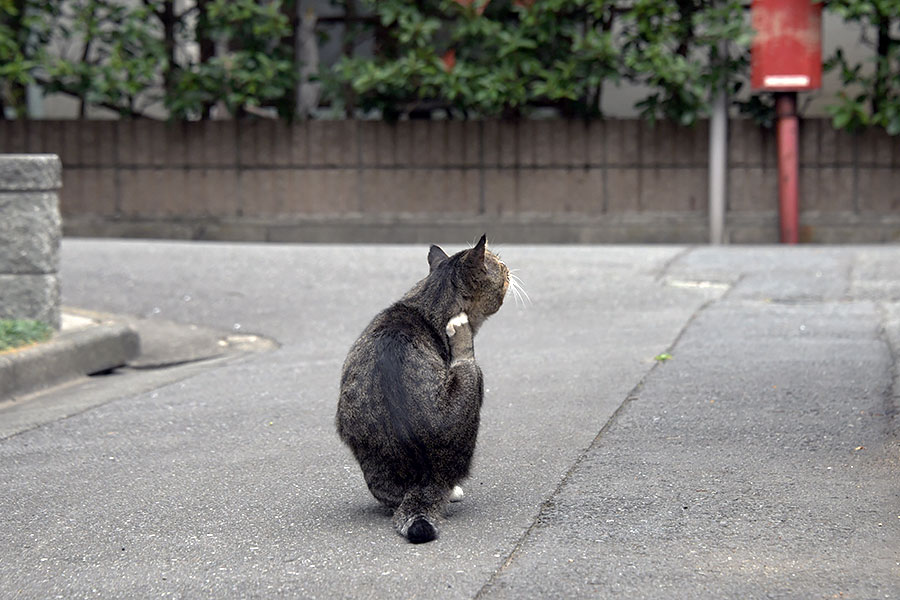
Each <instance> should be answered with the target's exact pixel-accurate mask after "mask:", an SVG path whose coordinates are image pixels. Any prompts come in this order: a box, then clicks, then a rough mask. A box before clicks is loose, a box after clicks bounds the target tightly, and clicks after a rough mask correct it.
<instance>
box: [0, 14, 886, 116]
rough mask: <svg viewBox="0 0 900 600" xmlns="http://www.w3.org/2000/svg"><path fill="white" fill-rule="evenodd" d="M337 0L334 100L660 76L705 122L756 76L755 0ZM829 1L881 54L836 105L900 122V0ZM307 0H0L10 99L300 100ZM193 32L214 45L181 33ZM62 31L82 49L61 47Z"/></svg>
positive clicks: (290, 109) (474, 99) (517, 93)
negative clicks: (723, 98) (298, 46)
mask: <svg viewBox="0 0 900 600" xmlns="http://www.w3.org/2000/svg"><path fill="white" fill-rule="evenodd" d="M333 4H336V5H341V6H342V7H343V9H344V12H345V13H346V14H347V15H348V16H351V17H352V18H351V19H350V20H349V21H348V24H347V27H346V29H345V34H344V39H343V47H344V56H343V58H342V59H341V60H340V61H339V62H338V64H337V65H336V66H335V67H334V68H333V69H330V70H327V71H324V72H320V73H319V75H318V78H319V80H320V82H321V84H322V91H323V93H322V97H321V102H322V104H323V105H324V106H330V107H331V108H332V109H333V111H332V112H333V113H341V112H343V113H344V114H348V115H352V114H356V113H357V112H358V111H360V110H361V111H365V112H367V113H368V114H381V115H382V116H383V117H384V118H387V119H395V118H399V117H401V116H403V115H416V114H417V113H431V112H432V111H434V110H435V109H440V110H442V111H445V112H446V113H448V114H449V115H450V116H451V117H457V118H479V117H489V116H490V117H495V116H522V115H526V116H527V115H529V114H531V113H534V112H536V111H541V110H546V109H553V110H555V111H557V112H558V113H559V114H562V115H564V116H569V117H575V116H578V117H584V118H595V117H602V116H603V115H602V113H601V110H600V107H601V105H602V102H601V101H602V97H603V93H604V91H605V90H608V89H609V87H610V86H613V85H617V84H621V83H630V84H638V85H640V86H641V87H640V88H639V89H642V90H645V95H644V96H643V97H642V98H641V99H640V100H639V101H638V102H637V104H636V108H637V109H638V110H639V111H640V113H641V114H642V115H643V116H644V117H646V118H648V119H671V120H674V121H676V122H679V123H682V124H691V123H693V122H695V121H696V120H697V119H698V118H702V117H704V116H706V115H707V114H708V111H709V100H710V97H711V93H710V90H712V89H715V88H718V87H720V86H724V87H726V88H727V89H728V90H729V91H731V92H736V91H738V90H739V89H740V88H742V87H743V86H745V85H746V83H747V75H748V58H749V44H750V41H751V39H752V31H751V30H750V28H749V25H748V21H749V19H747V18H746V11H747V3H746V1H744V2H741V1H739V0H630V1H628V2H623V1H621V0H620V1H618V2H615V1H611V0H492V1H490V2H486V1H485V0H417V1H410V0H378V1H377V2H376V1H372V0H368V1H363V0H334V2H333ZM825 8H826V10H827V11H831V12H833V13H835V14H838V15H840V16H841V17H842V18H844V19H845V20H846V21H847V22H848V23H856V24H862V25H864V26H865V31H866V33H865V35H864V36H863V39H862V40H861V42H862V43H864V44H869V45H870V46H872V48H873V56H874V58H873V59H872V65H870V66H869V65H862V64H853V63H849V62H848V61H847V59H846V57H845V55H844V53H843V52H842V51H841V50H840V49H839V50H838V51H837V52H836V53H835V54H834V55H833V56H830V57H828V58H827V61H826V67H827V68H828V69H830V70H833V71H835V72H837V73H838V74H839V76H840V77H841V79H842V81H843V82H844V83H845V84H846V87H845V88H844V91H842V92H840V93H839V94H838V95H837V97H836V98H834V101H833V102H832V103H831V105H830V107H829V110H830V111H831V114H832V115H833V118H834V123H835V125H836V126H838V127H846V128H854V127H859V126H867V125H874V126H879V127H883V128H884V129H886V130H887V131H888V132H889V133H891V134H897V133H900V39H898V38H897V36H896V35H895V32H896V31H897V28H898V27H900V0H870V1H865V2H863V1H856V0H832V1H827V2H825ZM296 12H297V11H296V6H295V4H294V0H269V1H266V2H261V1H252V0H198V2H197V3H196V6H193V7H191V8H190V9H185V11H184V12H181V13H179V12H177V11H176V6H175V4H174V2H171V1H159V0H144V1H143V2H142V3H127V4H126V3H125V2H124V0H49V1H47V0H43V1H38V0H0V104H2V106H0V109H4V110H0V114H2V113H4V112H5V113H6V114H8V115H10V114H12V115H19V116H22V115H24V107H25V94H24V86H25V84H27V83H30V82H36V83H37V84H38V85H39V86H40V87H41V88H42V89H43V90H44V91H45V92H62V93H66V94H70V95H72V96H74V97H76V98H78V99H79V100H80V103H81V107H82V113H84V111H85V110H86V108H87V107H88V106H90V105H96V106H104V107H107V108H109V109H111V110H114V111H116V112H118V113H120V114H121V115H123V116H141V115H143V114H145V113H146V111H147V110H148V108H149V107H150V106H151V105H153V104H158V105H161V106H164V107H165V108H166V109H167V110H168V113H169V114H170V115H171V116H172V118H174V119H202V118H208V117H209V116H210V111H211V108H212V107H213V105H215V104H216V103H217V102H221V103H224V105H225V107H226V108H227V110H228V111H229V112H230V113H231V114H233V115H236V116H239V117H240V116H243V115H244V114H247V113H248V112H250V111H252V109H253V108H255V107H256V108H259V107H267V108H270V109H275V110H276V111H277V112H278V114H279V115H280V116H282V117H284V118H288V119H290V118H293V117H294V116H295V115H294V106H295V100H294V93H295V89H296V84H297V76H296V73H297V65H296V64H295V57H294V34H295V31H296V28H297V18H296ZM321 25H323V24H322V23H320V27H319V31H320V33H321V35H323V36H324V35H326V33H325V32H326V31H328V30H329V28H328V27H323V26H321ZM361 39H372V40H374V46H375V48H376V51H375V53H374V55H372V56H362V55H360V54H359V53H357V52H356V51H355V46H356V45H357V42H358V41H359V40H361ZM80 40H87V44H86V45H85V44H82V43H81V42H80ZM51 42H52V43H51ZM217 42H218V43H219V44H225V45H226V46H227V53H226V54H225V55H224V56H218V57H217V56H216V53H215V52H214V48H215V46H216V43H217ZM187 43H193V44H195V45H196V47H197V48H199V55H198V56H193V57H192V56H188V55H186V53H183V52H178V51H177V50H176V49H177V48H180V47H184V46H185V45H186V44H187ZM60 47H63V48H69V51H68V52H62V53H60V52H57V51H51V50H50V48H55V49H56V48H60ZM73 49H74V50H73ZM723 49H724V50H725V52H723ZM849 90H855V91H854V92H853V93H850V91H849ZM770 104H771V103H770V102H767V100H766V98H765V96H762V97H760V96H754V97H752V98H751V100H750V101H749V102H747V103H745V105H744V107H743V108H744V109H745V110H746V111H748V112H750V113H751V114H754V115H755V116H756V117H757V118H759V119H760V120H766V119H767V118H768V117H770V116H771V113H770V109H769V107H770Z"/></svg>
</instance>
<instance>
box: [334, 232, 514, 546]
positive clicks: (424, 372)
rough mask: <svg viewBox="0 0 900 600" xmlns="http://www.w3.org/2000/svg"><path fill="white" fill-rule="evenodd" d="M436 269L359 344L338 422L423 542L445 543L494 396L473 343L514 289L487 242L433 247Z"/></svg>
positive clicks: (371, 479)
mask: <svg viewBox="0 0 900 600" xmlns="http://www.w3.org/2000/svg"><path fill="white" fill-rule="evenodd" d="M428 264H429V266H430V272H429V274H428V276H427V277H426V278H425V279H423V280H421V281H420V282H419V283H417V284H416V285H415V287H413V288H412V289H411V290H410V291H409V292H408V293H407V294H406V295H405V296H403V298H401V299H400V300H399V301H397V302H396V303H394V304H393V305H392V306H390V307H389V308H387V309H385V310H384V311H382V312H381V313H379V314H378V315H377V316H376V317H375V318H374V319H373V320H372V322H371V323H369V325H368V327H366V329H365V330H364V331H363V332H362V334H361V335H360V337H359V339H357V340H356V342H355V343H354V344H353V346H352V347H351V348H350V352H349V353H348V355H347V358H346V360H345V361H344V367H343V373H342V375H341V391H340V399H339V401H338V410H337V418H336V423H337V430H338V434H339V435H340V437H341V440H343V441H344V443H346V444H347V445H348V446H349V447H350V449H351V450H352V451H353V454H354V456H355V457H356V460H357V461H358V462H359V466H360V468H361V469H362V472H363V476H364V478H365V481H366V484H367V485H368V487H369V491H371V492H372V495H373V496H375V498H376V499H378V500H379V501H380V502H382V503H384V504H385V505H387V506H388V507H390V508H391V509H393V511H394V517H393V522H394V526H395V528H396V529H397V531H398V532H399V533H400V534H401V535H403V536H405V537H406V538H407V539H408V540H409V541H410V542H413V543H422V542H430V541H431V540H433V539H435V538H436V537H437V530H436V528H435V520H436V518H437V517H438V516H439V514H440V512H441V509H442V508H443V507H444V505H445V504H446V502H447V501H453V500H459V499H461V498H462V489H461V488H460V487H459V486H458V484H459V483H460V481H461V480H462V479H464V478H465V477H466V476H467V475H468V474H469V465H470V463H471V461H472V453H473V452H474V451H475V440H476V437H477V435H478V421H479V412H480V410H481V403H482V399H483V396H484V385H483V380H482V375H481V369H480V368H479V366H478V365H477V364H476V362H475V348H474V346H473V338H474V336H475V333H476V332H477V331H478V329H479V327H481V325H482V323H484V321H485V319H486V318H487V317H488V316H490V315H492V314H494V313H495V312H497V311H498V310H499V309H500V305H501V304H502V303H503V298H504V296H505V295H506V290H507V288H508V287H509V284H510V274H509V269H507V268H506V265H504V264H503V263H502V262H501V261H500V259H499V257H498V256H497V255H495V254H494V253H492V252H491V251H489V250H487V249H486V238H485V236H482V237H481V239H480V240H479V241H478V244H477V245H476V246H475V247H474V248H471V249H469V250H463V251H462V252H458V253H456V254H454V255H453V256H447V254H446V253H445V252H444V251H443V250H441V249H440V248H439V247H438V246H431V249H430V251H429V252H428Z"/></svg>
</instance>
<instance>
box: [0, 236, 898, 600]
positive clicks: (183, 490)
mask: <svg viewBox="0 0 900 600" xmlns="http://www.w3.org/2000/svg"><path fill="white" fill-rule="evenodd" d="M458 248H459V246H448V247H445V249H447V250H448V251H452V250H456V249H458ZM500 252H501V255H502V256H503V258H504V260H505V261H506V262H507V264H509V265H510V267H511V268H513V269H519V270H518V272H517V274H518V275H519V276H520V277H521V278H522V279H523V280H524V282H525V286H526V289H527V291H528V293H529V294H530V296H531V299H532V303H531V304H529V305H525V306H517V305H516V304H515V303H514V302H513V301H512V300H511V299H510V300H508V302H507V304H506V305H505V306H504V308H503V309H502V310H501V311H500V313H498V314H497V315H496V316H495V317H494V318H492V319H491V320H490V321H489V322H488V323H487V324H486V325H485V326H484V328H483V329H482V330H481V332H480V333H479V336H478V338H477V339H476V353H477V355H478V358H479V361H480V362H481V365H482V368H483V370H484V373H485V379H486V387H487V391H486V399H485V406H484V410H483V412H482V429H481V434H480V436H479V447H478V450H477V452H476V460H475V465H474V472H473V477H472V478H471V479H470V480H469V481H468V483H467V485H466V486H464V487H465V489H466V493H467V496H466V499H465V500H464V501H463V502H462V503H461V504H459V505H453V506H452V508H451V509H450V511H449V512H448V515H447V518H446V520H445V521H444V522H442V523H441V527H440V529H441V537H440V538H439V540H438V541H436V542H434V543H431V544H426V545H423V546H413V545H410V544H408V543H406V542H405V541H404V540H403V539H402V538H400V537H399V536H397V535H396V534H395V533H394V532H393V530H392V528H391V525H390V520H389V518H388V516H387V514H386V513H385V512H384V511H383V510H381V509H380V508H379V507H378V505H377V503H376V502H375V501H374V500H373V499H372V498H371V497H370V496H369V494H368V491H367V490H366V488H365V485H364V483H363V480H362V477H361V475H360V473H359V471H358V468H357V467H356V465H355V463H354V461H353V459H352V457H351V455H350V453H349V451H347V450H346V449H345V448H343V447H342V446H341V444H340V443H339V441H338V439H337V436H336V435H335V433H334V427H333V416H334V409H335V403H336V399H337V386H338V377H339V372H340V366H341V362H342V360H343V357H344V355H345V353H346V351H347V349H348V348H349V346H350V344H351V343H352V341H353V340H354V338H355V337H356V335H358V333H359V332H360V331H361V330H362V328H363V327H364V326H365V324H366V323H367V321H368V320H369V319H370V318H371V317H372V316H373V315H374V314H375V313H376V312H377V311H378V310H380V309H381V308H383V307H384V306H386V305H388V304H389V303H390V302H392V301H393V300H395V299H396V298H397V297H399V296H400V295H401V294H402V293H403V292H404V291H405V290H406V289H408V288H409V287H410V286H411V285H412V284H413V283H414V282H415V281H416V280H417V279H418V278H420V277H422V276H424V275H425V273H426V272H427V262H426V254H427V248H426V247H419V246H393V247H392V246H275V245H268V246H258V245H224V244H199V243H194V244H189V243H162V242H138V241H89V240H66V241H65V242H64V245H63V251H62V260H63V264H62V283H63V299H64V302H65V303H66V304H67V305H71V306H76V307H81V308H86V309H92V310H101V311H109V312H116V313H122V314H128V315H133V316H138V317H145V318H147V319H149V320H151V321H152V320H153V319H160V320H166V321H178V322H182V323H186V324H187V323H190V324H196V325H200V326H204V327H207V328H212V329H217V330H221V331H229V332H242V333H253V334H259V335H263V336H266V337H269V338H272V339H274V340H276V341H277V342H278V344H279V345H280V347H279V348H278V349H277V350H274V351H269V352H264V353H257V354H253V355H249V356H243V357H238V358H233V359H231V360H219V361H213V362H209V363H201V364H196V365H191V366H188V367H179V368H176V369H171V370H156V371H140V372H128V373H123V374H117V375H112V376H108V377H104V378H97V379H94V380H92V381H90V382H88V383H86V384H83V385H79V386H74V387H69V388H66V389H62V390H56V391H54V392H50V393H48V394H45V395H43V396H41V397H40V398H38V399H35V400H32V402H50V401H52V402H58V403H62V404H65V403H70V404H71V405H72V406H73V407H77V409H73V410H72V411H70V414H71V416H68V417H67V418H58V417H54V418H48V419H47V420H46V422H44V423H42V424H40V425H39V426H37V427H35V428H32V429H29V430H26V431H22V432H19V433H17V434H15V435H12V436H10V437H7V438H6V439H3V440H0V507H2V508H0V510H2V512H3V518H2V521H0V596H2V597H10V598H19V597H21V598H52V597H57V596H58V597H64V598H82V597H105V598H113V597H115V598H120V597H176V598H200V597H210V598H226V597H228V598H231V597H233V598H243V597H296V598H340V597H346V598H398V597H402V598H437V597H439V598H473V597H485V598H491V597H503V598H507V597H508V598H543V597H591V598H602V597H629V598H673V597H705V598H723V597H740V598H771V597H775V598H796V597H804V598H833V597H838V598H893V597H900V477H898V475H900V464H898V463H900V444H898V431H900V430H898V426H897V422H896V417H895V414H896V406H897V402H896V399H895V397H894V389H895V385H894V376H895V372H896V370H895V365H894V352H893V350H892V349H893V348H896V347H898V344H900V249H898V248H893V247H871V248H809V247H807V248H793V249H790V248H719V249H716V248H705V247H703V248H683V247H660V246H654V247H636V246H629V247H605V246H601V247H575V246H572V247H545V246H533V247H524V246H510V247H507V248H504V247H502V246H501V247H500ZM663 353H666V354H669V355H671V358H670V359H669V360H666V361H659V360H656V359H655V357H657V356H659V355H661V354H663ZM54 414H55V413H54ZM2 418H3V413H2V412H0V419H2Z"/></svg>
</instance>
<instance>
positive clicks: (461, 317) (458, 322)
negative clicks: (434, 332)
mask: <svg viewBox="0 0 900 600" xmlns="http://www.w3.org/2000/svg"><path fill="white" fill-rule="evenodd" d="M468 322H469V315H467V314H466V313H464V312H461V313H459V314H458V315H456V316H455V317H453V318H452V319H450V321H449V322H448V323H447V327H446V328H445V329H446V331H447V337H453V336H454V335H456V330H457V329H458V328H459V327H462V326H463V325H465V324H467V323H468Z"/></svg>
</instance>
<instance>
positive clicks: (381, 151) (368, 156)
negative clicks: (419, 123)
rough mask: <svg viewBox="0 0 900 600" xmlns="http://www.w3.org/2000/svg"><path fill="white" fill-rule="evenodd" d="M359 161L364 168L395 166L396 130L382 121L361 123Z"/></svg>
mask: <svg viewBox="0 0 900 600" xmlns="http://www.w3.org/2000/svg"><path fill="white" fill-rule="evenodd" d="M359 146H360V147H359V160H360V166H362V167H366V168H367V167H376V166H387V165H394V164H396V161H395V160H394V128H393V127H391V126H390V125H388V124H387V123H384V122H382V121H360V123H359Z"/></svg>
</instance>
